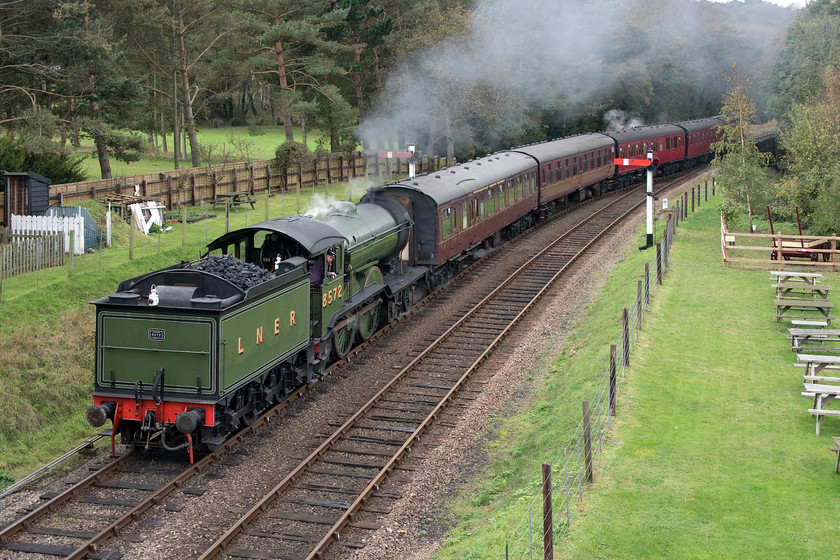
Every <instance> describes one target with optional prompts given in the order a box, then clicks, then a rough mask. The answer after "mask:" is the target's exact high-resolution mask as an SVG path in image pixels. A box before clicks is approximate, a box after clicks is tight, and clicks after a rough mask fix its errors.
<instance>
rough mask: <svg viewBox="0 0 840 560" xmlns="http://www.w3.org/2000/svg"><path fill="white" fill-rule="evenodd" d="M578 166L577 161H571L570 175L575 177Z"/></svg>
mask: <svg viewBox="0 0 840 560" xmlns="http://www.w3.org/2000/svg"><path fill="white" fill-rule="evenodd" d="M577 169H578V164H577V160H573V162H572V175H577Z"/></svg>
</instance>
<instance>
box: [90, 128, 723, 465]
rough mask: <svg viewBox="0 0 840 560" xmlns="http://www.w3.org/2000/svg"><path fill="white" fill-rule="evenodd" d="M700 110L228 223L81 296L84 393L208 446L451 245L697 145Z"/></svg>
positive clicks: (98, 411)
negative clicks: (94, 296) (87, 316)
mask: <svg viewBox="0 0 840 560" xmlns="http://www.w3.org/2000/svg"><path fill="white" fill-rule="evenodd" d="M722 123H723V120H722V119H721V118H720V117H712V118H706V119H699V120H694V121H687V122H681V123H672V124H665V125H657V126H643V127H636V128H633V129H628V130H622V131H610V132H606V133H603V134H601V133H591V134H582V135H578V136H573V137H569V138H564V139H559V140H553V141H548V142H542V143H540V144H534V145H530V146H522V147H519V148H515V149H511V150H508V151H502V152H498V153H495V154H492V155H489V156H486V157H483V158H481V159H477V160H474V161H470V162H467V163H463V164H460V165H456V166H454V167H452V168H448V169H447V168H444V169H441V170H440V171H438V172H435V173H430V174H425V175H422V176H419V177H415V178H409V179H405V180H402V181H396V182H393V183H389V184H387V185H384V186H382V187H376V188H371V189H369V190H368V192H367V194H366V195H365V196H364V197H363V198H362V200H361V201H360V202H359V203H358V204H353V203H350V202H343V203H336V204H333V206H332V207H331V211H330V213H329V214H328V215H327V216H326V217H324V218H320V219H314V218H311V217H283V218H276V219H273V220H268V221H265V222H261V223H258V224H255V225H252V226H247V227H245V228H242V229H239V230H236V231H232V232H230V233H227V234H225V235H223V236H221V237H219V238H218V239H216V240H214V241H212V242H211V243H210V244H209V245H208V252H207V253H206V254H205V255H204V256H203V257H202V258H201V259H200V260H199V261H195V262H184V263H180V264H177V265H174V266H171V267H169V268H165V269H163V270H158V271H155V272H152V273H150V274H146V275H143V276H140V277H137V278H132V279H130V280H126V281H124V282H122V283H121V284H120V285H119V287H118V289H117V292H116V293H114V294H111V295H109V296H107V297H104V298H102V299H99V300H96V301H94V302H93V304H94V305H95V306H96V357H95V368H94V369H95V388H94V393H93V405H92V406H91V407H90V408H89V409H88V411H87V419H88V421H89V422H90V423H91V424H92V425H93V426H101V425H103V424H104V423H105V421H106V420H107V419H111V420H112V422H113V428H112V436H111V441H112V447H113V445H114V437H115V436H116V434H118V433H119V434H120V435H121V438H122V441H123V442H124V443H127V444H129V445H134V446H138V447H143V446H145V447H146V448H148V447H163V448H164V449H166V450H169V451H174V450H179V449H185V450H187V451H188V452H189V454H190V460H192V457H193V454H192V452H193V448H194V447H195V446H200V447H206V448H209V449H213V448H215V447H217V446H218V445H220V444H221V443H222V442H223V441H224V440H225V439H226V438H227V436H228V435H229V434H231V433H232V432H234V431H236V430H237V429H239V428H241V427H242V426H243V425H249V424H251V423H252V422H253V421H254V420H255V419H256V418H257V417H258V415H259V414H260V413H261V412H263V411H264V410H266V409H267V408H268V407H269V406H271V405H272V404H275V403H279V402H281V401H282V400H283V399H285V398H286V396H287V395H289V394H290V393H292V392H294V391H295V390H296V389H297V388H299V387H300V386H302V385H304V384H306V383H311V382H313V381H315V380H317V379H318V378H319V377H320V376H321V375H322V374H323V373H324V371H325V367H326V366H327V364H328V363H329V362H330V361H332V360H334V359H336V358H343V357H344V356H346V355H347V353H348V352H349V351H350V350H351V348H352V347H353V346H354V345H355V344H356V343H357V341H364V340H367V339H368V338H370V336H371V335H372V334H373V333H374V332H375V331H376V330H378V329H379V328H380V326H383V325H385V324H387V323H390V322H392V321H394V320H396V319H397V318H398V317H399V316H400V315H402V314H404V313H406V312H407V311H408V310H409V309H410V308H411V306H412V305H413V304H414V303H415V302H416V301H418V300H419V299H422V298H423V297H425V296H426V295H427V294H428V293H430V292H431V291H433V290H435V289H436V288H438V287H439V286H441V285H442V284H444V283H445V282H447V281H448V280H449V279H450V278H451V277H452V276H453V275H454V274H456V273H457V272H458V270H459V269H460V268H461V265H462V263H463V262H464V260H465V259H468V258H470V257H475V256H479V255H481V254H482V251H486V250H487V249H490V248H492V247H495V246H498V245H499V244H501V243H503V242H504V241H506V240H508V239H510V238H512V237H514V236H516V235H518V234H519V233H521V232H522V231H524V230H525V229H527V228H528V227H530V226H531V225H533V224H534V223H535V222H536V221H538V220H539V219H541V218H544V217H546V216H548V215H551V214H552V213H553V212H555V211H556V210H558V209H560V208H562V207H564V206H566V205H569V204H572V203H574V202H578V201H582V200H584V199H586V198H589V197H591V196H593V195H595V194H600V193H601V192H605V191H608V190H610V189H614V188H617V187H621V186H624V185H626V184H629V183H630V182H632V181H633V180H635V179H637V178H639V177H640V176H641V174H642V173H644V171H639V170H632V169H627V168H624V167H623V166H616V165H615V163H614V160H615V158H616V157H619V158H643V157H645V154H646V152H647V151H648V150H653V151H654V152H655V153H656V155H657V157H658V159H659V160H660V165H661V167H660V168H659V170H658V172H661V173H671V172H675V171H678V170H681V169H686V168H689V167H693V166H694V165H696V164H698V163H699V162H705V161H708V160H710V159H711V153H710V151H711V150H710V145H711V143H712V142H714V141H716V140H717V133H716V131H715V128H714V127H715V126H717V125H719V124H722Z"/></svg>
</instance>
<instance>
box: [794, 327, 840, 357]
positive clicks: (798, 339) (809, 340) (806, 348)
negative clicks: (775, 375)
mask: <svg viewBox="0 0 840 560" xmlns="http://www.w3.org/2000/svg"><path fill="white" fill-rule="evenodd" d="M788 332H789V333H790V337H789V338H790V348H791V350H793V351H794V352H819V353H823V352H840V329H799V328H790V329H788ZM827 344H833V345H834V346H827Z"/></svg>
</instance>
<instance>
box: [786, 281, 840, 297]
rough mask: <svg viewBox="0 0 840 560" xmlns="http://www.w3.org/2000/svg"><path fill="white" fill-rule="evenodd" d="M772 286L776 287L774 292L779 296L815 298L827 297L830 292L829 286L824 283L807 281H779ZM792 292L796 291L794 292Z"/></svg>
mask: <svg viewBox="0 0 840 560" xmlns="http://www.w3.org/2000/svg"><path fill="white" fill-rule="evenodd" d="M772 287H773V288H776V294H778V296H779V297H800V296H804V297H809V296H810V297H813V298H817V297H820V298H822V299H828V296H829V294H830V293H831V286H826V285H824V284H811V283H809V282H801V281H800V282H790V281H789V282H779V283H777V284H773V286H772ZM792 292H796V293H795V294H794V293H792Z"/></svg>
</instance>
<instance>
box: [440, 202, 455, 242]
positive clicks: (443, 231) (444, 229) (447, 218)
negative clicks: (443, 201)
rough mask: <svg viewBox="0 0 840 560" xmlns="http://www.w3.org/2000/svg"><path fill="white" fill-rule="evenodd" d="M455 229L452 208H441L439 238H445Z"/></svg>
mask: <svg viewBox="0 0 840 560" xmlns="http://www.w3.org/2000/svg"><path fill="white" fill-rule="evenodd" d="M454 229H455V213H454V212H453V211H452V208H444V209H443V217H442V219H441V221H440V236H441V239H446V238H448V237H450V236H451V235H452V231H453V230H454Z"/></svg>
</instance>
